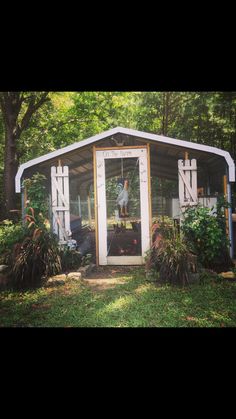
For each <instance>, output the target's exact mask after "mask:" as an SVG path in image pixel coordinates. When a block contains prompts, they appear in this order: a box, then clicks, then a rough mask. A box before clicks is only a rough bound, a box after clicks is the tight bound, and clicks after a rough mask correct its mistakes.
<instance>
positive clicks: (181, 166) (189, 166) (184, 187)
mask: <svg viewBox="0 0 236 419" xmlns="http://www.w3.org/2000/svg"><path fill="white" fill-rule="evenodd" d="M178 171H179V202H180V207H181V208H185V207H187V206H190V205H191V206H194V205H197V204H198V196H197V161H196V159H192V160H179V161H178Z"/></svg>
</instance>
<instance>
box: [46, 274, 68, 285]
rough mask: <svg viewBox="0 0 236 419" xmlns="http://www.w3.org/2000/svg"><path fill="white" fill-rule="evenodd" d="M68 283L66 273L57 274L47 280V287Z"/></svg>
mask: <svg viewBox="0 0 236 419" xmlns="http://www.w3.org/2000/svg"><path fill="white" fill-rule="evenodd" d="M65 283H66V275H65V274H62V275H55V276H52V277H51V278H49V279H48V280H47V282H46V287H55V286H58V285H64V284H65Z"/></svg>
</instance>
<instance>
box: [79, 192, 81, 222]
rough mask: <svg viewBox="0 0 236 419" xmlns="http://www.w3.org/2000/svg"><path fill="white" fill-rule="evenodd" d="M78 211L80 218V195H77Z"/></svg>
mask: <svg viewBox="0 0 236 419" xmlns="http://www.w3.org/2000/svg"><path fill="white" fill-rule="evenodd" d="M78 210H79V216H80V217H81V200H80V195H78Z"/></svg>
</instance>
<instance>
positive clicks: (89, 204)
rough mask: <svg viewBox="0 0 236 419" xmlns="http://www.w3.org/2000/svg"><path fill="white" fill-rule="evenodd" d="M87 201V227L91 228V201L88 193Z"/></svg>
mask: <svg viewBox="0 0 236 419" xmlns="http://www.w3.org/2000/svg"><path fill="white" fill-rule="evenodd" d="M87 200H88V219H89V226H90V227H91V226H92V216H91V200H90V193H89V192H88V195H87Z"/></svg>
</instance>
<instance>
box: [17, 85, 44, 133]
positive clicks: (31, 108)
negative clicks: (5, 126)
mask: <svg viewBox="0 0 236 419" xmlns="http://www.w3.org/2000/svg"><path fill="white" fill-rule="evenodd" d="M48 100H49V98H48V92H44V93H43V94H42V96H41V97H40V98H39V99H38V101H36V95H32V97H31V98H30V101H29V105H28V108H27V110H26V112H25V114H24V116H23V118H22V121H21V124H20V125H19V124H18V126H17V137H19V136H20V134H21V133H22V131H24V130H25V129H26V128H27V127H28V125H29V123H30V120H31V117H32V115H33V114H34V113H35V112H36V111H37V110H38V109H39V108H40V107H41V106H42V105H43V104H44V103H45V102H47V101H48Z"/></svg>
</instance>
